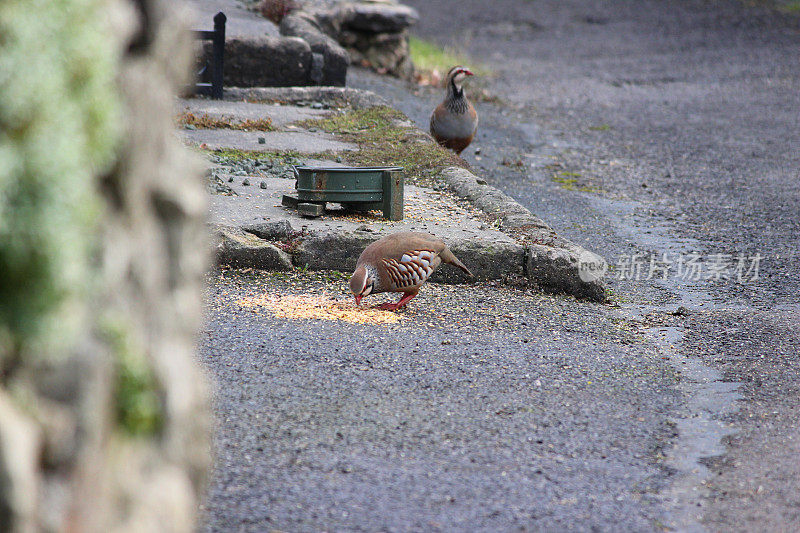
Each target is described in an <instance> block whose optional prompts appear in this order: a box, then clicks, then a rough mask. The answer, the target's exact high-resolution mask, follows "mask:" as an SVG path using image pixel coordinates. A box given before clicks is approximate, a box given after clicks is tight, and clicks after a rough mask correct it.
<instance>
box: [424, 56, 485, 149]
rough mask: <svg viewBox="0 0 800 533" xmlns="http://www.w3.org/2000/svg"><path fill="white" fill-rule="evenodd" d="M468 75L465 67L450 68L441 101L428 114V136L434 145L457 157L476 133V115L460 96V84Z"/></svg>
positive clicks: (462, 91)
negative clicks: (429, 124) (453, 153)
mask: <svg viewBox="0 0 800 533" xmlns="http://www.w3.org/2000/svg"><path fill="white" fill-rule="evenodd" d="M467 76H472V72H471V71H470V70H469V69H468V68H465V67H460V66H459V67H453V68H451V69H450V71H449V72H448V73H447V77H446V78H445V87H446V88H447V91H446V92H445V97H444V101H442V103H441V104H439V105H438V106H436V109H434V110H433V113H432V114H431V135H433V138H434V139H436V142H438V143H439V144H441V145H442V146H444V147H445V148H450V149H451V150H453V151H454V152H455V153H457V154H461V152H462V150H464V148H466V147H467V146H469V143H471V142H472V138H473V137H475V131H476V130H477V129H478V113H476V112H475V108H474V107H472V103H470V101H469V100H467V97H466V96H464V89H463V87H461V83H462V82H463V81H464V79H465V78H466V77H467Z"/></svg>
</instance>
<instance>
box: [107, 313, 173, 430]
mask: <svg viewBox="0 0 800 533" xmlns="http://www.w3.org/2000/svg"><path fill="white" fill-rule="evenodd" d="M100 330H101V335H102V337H103V340H105V342H106V343H107V344H108V346H109V347H110V348H111V350H112V352H113V353H114V356H115V357H114V376H115V381H114V387H113V389H112V390H113V391H114V415H115V417H116V423H117V427H118V428H119V429H121V430H122V431H123V432H125V433H126V434H128V435H130V436H148V435H154V434H156V433H158V432H160V431H161V429H162V428H163V426H164V406H163V403H162V400H161V396H160V394H159V387H158V382H157V381H156V378H155V374H154V373H153V370H152V368H151V367H150V366H149V364H148V361H147V357H146V354H145V353H144V351H143V349H142V348H141V347H139V346H136V345H135V343H134V341H133V336H132V335H131V334H130V333H129V332H128V329H127V326H126V325H125V323H124V322H122V321H115V320H110V319H109V320H106V321H104V323H103V324H102V326H101V328H100Z"/></svg>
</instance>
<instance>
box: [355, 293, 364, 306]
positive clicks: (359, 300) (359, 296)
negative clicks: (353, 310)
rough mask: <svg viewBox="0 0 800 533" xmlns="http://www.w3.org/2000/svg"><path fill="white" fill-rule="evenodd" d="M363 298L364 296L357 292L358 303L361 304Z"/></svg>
mask: <svg viewBox="0 0 800 533" xmlns="http://www.w3.org/2000/svg"><path fill="white" fill-rule="evenodd" d="M361 298H363V296H361V295H360V294H356V305H360V304H361Z"/></svg>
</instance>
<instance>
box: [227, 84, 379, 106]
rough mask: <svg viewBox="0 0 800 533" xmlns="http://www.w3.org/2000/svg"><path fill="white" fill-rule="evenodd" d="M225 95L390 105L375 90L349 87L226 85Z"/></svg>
mask: <svg viewBox="0 0 800 533" xmlns="http://www.w3.org/2000/svg"><path fill="white" fill-rule="evenodd" d="M223 97H224V99H225V100H231V101H242V100H248V101H256V102H280V103H284V104H299V103H307V102H312V101H315V102H325V103H329V104H331V105H334V106H348V105H349V106H351V107H354V108H365V107H372V106H377V105H389V104H388V103H387V102H386V100H384V99H383V98H381V97H380V96H378V95H377V94H375V93H373V92H370V91H362V90H359V89H351V88H349V87H226V88H225V90H224V93H223Z"/></svg>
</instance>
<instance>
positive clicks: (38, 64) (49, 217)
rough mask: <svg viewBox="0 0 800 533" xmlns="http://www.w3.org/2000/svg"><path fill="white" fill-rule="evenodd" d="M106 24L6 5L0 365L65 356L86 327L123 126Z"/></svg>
mask: <svg viewBox="0 0 800 533" xmlns="http://www.w3.org/2000/svg"><path fill="white" fill-rule="evenodd" d="M107 15H108V4H107V2H105V1H104V0H63V1H60V2H52V1H49V0H7V1H4V2H0V35H2V39H0V72H3V73H7V74H8V75H3V76H0V94H2V95H3V96H2V98H0V339H3V343H2V346H0V362H2V361H3V360H4V359H5V358H7V357H18V356H19V355H20V354H21V353H22V352H24V351H26V348H27V349H28V350H27V351H28V353H37V354H54V353H58V352H59V351H62V350H63V349H64V347H66V346H69V345H70V339H72V338H73V337H74V335H75V334H76V333H77V332H78V331H79V328H81V327H82V324H81V318H80V317H81V313H76V312H75V308H76V306H75V305H72V303H73V302H75V301H76V300H78V299H79V298H81V297H85V295H86V294H87V292H88V290H89V285H90V283H91V280H92V279H94V278H95V276H94V275H92V274H91V273H90V268H91V267H90V265H91V258H92V255H93V253H94V249H93V247H94V246H95V243H96V232H95V230H96V224H97V220H98V217H99V214H100V206H101V203H100V199H99V195H98V193H97V187H96V185H97V184H96V181H95V179H96V176H98V175H100V174H101V173H103V172H105V171H106V170H107V169H108V167H109V166H110V164H111V163H112V161H113V159H114V157H115V148H116V145H117V141H118V139H119V128H118V123H119V117H120V115H121V113H120V102H119V97H118V92H117V88H116V77H117V70H116V65H117V64H118V56H119V53H120V46H119V44H121V43H119V39H118V38H117V37H115V36H114V35H113V33H112V30H111V28H110V27H109V24H108V23H107V18H108V17H107ZM115 43H116V44H115ZM34 345H35V346H36V348H34V347H33V346H34ZM1 366H2V365H1V364H0V367H1Z"/></svg>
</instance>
